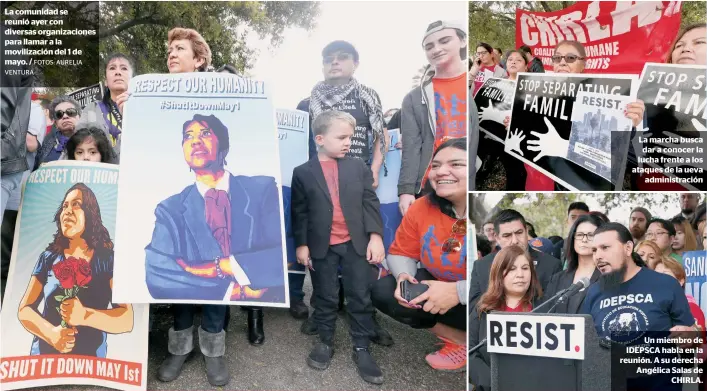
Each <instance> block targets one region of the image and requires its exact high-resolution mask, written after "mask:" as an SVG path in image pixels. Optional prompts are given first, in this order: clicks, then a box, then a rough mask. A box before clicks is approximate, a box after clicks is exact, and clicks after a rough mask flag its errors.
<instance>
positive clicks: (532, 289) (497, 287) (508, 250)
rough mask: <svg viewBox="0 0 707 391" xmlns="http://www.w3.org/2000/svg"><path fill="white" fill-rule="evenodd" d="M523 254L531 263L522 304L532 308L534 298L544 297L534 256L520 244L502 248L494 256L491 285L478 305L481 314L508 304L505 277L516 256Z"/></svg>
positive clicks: (490, 277) (525, 307)
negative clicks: (528, 280) (528, 284)
mask: <svg viewBox="0 0 707 391" xmlns="http://www.w3.org/2000/svg"><path fill="white" fill-rule="evenodd" d="M521 255H524V256H525V257H526V258H527V259H528V265H530V286H528V290H527V291H526V292H525V295H523V298H522V299H521V300H520V305H522V306H523V307H522V308H523V309H525V310H530V307H532V305H533V300H534V299H536V298H538V297H542V294H543V288H542V286H541V285H540V281H539V280H538V275H537V272H536V271H535V265H534V264H533V258H532V257H531V256H530V254H528V252H527V251H525V250H523V249H522V248H520V247H519V246H508V247H505V248H503V249H501V251H499V252H498V254H496V256H495V257H494V258H493V263H492V264H491V272H490V274H489V287H488V289H486V292H485V293H484V294H483V295H482V296H481V298H480V299H479V302H478V304H477V305H476V306H477V307H476V308H477V310H478V313H479V316H481V314H482V313H484V312H490V311H496V310H500V309H501V308H503V306H504V305H505V304H506V289H505V287H504V286H503V279H504V278H505V277H506V275H507V274H508V272H509V271H510V270H511V267H512V266H513V264H514V262H515V261H516V258H518V257H519V256H521Z"/></svg>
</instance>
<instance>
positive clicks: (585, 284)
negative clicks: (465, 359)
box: [469, 277, 589, 355]
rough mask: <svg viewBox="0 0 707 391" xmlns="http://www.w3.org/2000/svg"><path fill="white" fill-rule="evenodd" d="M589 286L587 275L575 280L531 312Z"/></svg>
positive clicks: (481, 344)
mask: <svg viewBox="0 0 707 391" xmlns="http://www.w3.org/2000/svg"><path fill="white" fill-rule="evenodd" d="M588 286H589V278H587V277H582V278H581V279H580V280H579V281H577V282H575V283H574V284H572V285H570V287H569V288H566V289H563V290H561V291H559V292H557V293H556V294H555V296H552V297H551V298H549V299H548V300H546V301H545V302H544V303H542V304H540V305H539V306H537V307H535V308H533V310H532V311H530V312H531V313H533V312H539V310H540V309H541V308H543V307H545V306H546V305H548V304H549V303H552V301H553V300H555V299H557V302H558V303H559V302H560V301H561V300H567V299H568V298H569V297H570V296H572V295H574V294H575V293H577V292H579V291H581V290H582V289H584V288H587V287H588ZM556 305H557V303H556V304H555V305H553V306H552V307H551V308H550V310H552V309H553V308H555V306H556ZM486 342H487V339H486V338H484V339H483V341H481V342H479V343H478V344H477V345H476V346H474V347H473V348H471V349H469V355H471V354H472V353H474V352H475V351H477V350H479V349H481V348H482V347H483V346H484V345H486Z"/></svg>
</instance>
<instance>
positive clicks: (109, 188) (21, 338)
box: [0, 160, 149, 390]
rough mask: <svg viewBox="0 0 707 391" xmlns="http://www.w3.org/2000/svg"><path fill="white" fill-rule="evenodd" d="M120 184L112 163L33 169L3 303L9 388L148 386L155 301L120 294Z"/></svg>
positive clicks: (4, 372)
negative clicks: (116, 293) (116, 292)
mask: <svg viewBox="0 0 707 391" xmlns="http://www.w3.org/2000/svg"><path fill="white" fill-rule="evenodd" d="M117 185H118V166H115V165H109V164H102V163H89V162H77V161H67V160H64V161H57V162H52V163H48V164H45V165H42V166H41V167H40V168H39V169H38V170H37V171H35V172H33V173H32V175H30V176H29V179H28V180H27V183H26V186H25V191H24V197H23V201H22V206H21V208H20V212H19V216H18V219H17V227H16V230H15V241H14V243H15V245H14V247H13V249H12V250H13V251H12V261H11V265H10V270H9V275H8V281H7V288H6V290H5V293H6V296H5V297H4V300H5V302H4V305H3V311H2V312H1V313H0V320H1V321H2V344H1V347H0V382H1V383H2V388H3V390H14V389H20V388H29V387H44V386H56V385H69V384H83V385H93V386H104V387H111V388H116V389H120V390H145V389H146V385H147V380H146V379H147V376H146V372H147V347H148V343H147V336H148V321H149V309H148V306H147V305H144V304H120V303H126V302H116V301H114V300H112V296H113V295H112V289H111V286H112V285H113V280H114V279H113V270H114V267H115V265H116V262H115V259H116V256H115V254H114V249H115V248H116V243H117V242H116V241H115V219H116V203H117ZM118 263H119V262H118Z"/></svg>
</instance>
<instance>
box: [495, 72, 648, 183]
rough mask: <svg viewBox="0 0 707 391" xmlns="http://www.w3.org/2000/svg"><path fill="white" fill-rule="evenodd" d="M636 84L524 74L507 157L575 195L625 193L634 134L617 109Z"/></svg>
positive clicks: (628, 79)
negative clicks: (620, 191) (514, 158)
mask: <svg viewBox="0 0 707 391" xmlns="http://www.w3.org/2000/svg"><path fill="white" fill-rule="evenodd" d="M636 80H637V77H636V76H633V75H595V74H544V73H519V74H518V81H517V83H516V91H515V95H514V103H513V108H512V115H511V123H510V126H509V129H510V130H509V132H508V137H507V138H506V141H505V151H506V152H507V153H509V154H510V155H512V156H514V157H516V158H518V159H520V160H522V161H523V162H524V163H527V164H528V165H530V166H532V167H533V168H535V169H536V170H539V171H540V172H542V173H543V174H545V175H547V176H548V177H550V178H552V179H553V180H554V181H555V182H557V183H559V184H560V185H562V186H564V187H566V188H567V189H569V190H571V191H580V190H597V191H613V190H620V189H621V183H622V182H623V181H622V179H623V174H624V171H625V166H626V163H625V162H626V158H627V155H628V148H629V143H630V135H631V132H630V127H629V124H628V123H627V121H626V119H625V118H622V117H624V115H623V112H622V111H621V110H620V109H618V110H617V108H620V107H625V105H626V104H627V103H628V101H629V100H635V99H633V98H631V97H635V87H637V84H638V83H634V82H635V81H636ZM575 111H577V113H576V114H575Z"/></svg>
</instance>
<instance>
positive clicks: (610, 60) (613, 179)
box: [469, 1, 707, 191]
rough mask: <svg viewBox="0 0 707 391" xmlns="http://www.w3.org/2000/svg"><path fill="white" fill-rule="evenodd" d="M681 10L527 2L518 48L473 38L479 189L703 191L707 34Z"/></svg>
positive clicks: (668, 5) (662, 5)
mask: <svg viewBox="0 0 707 391" xmlns="http://www.w3.org/2000/svg"><path fill="white" fill-rule="evenodd" d="M681 13H682V8H681V2H676V1H657V2H656V1H647V2H634V3H631V2H622V1H592V2H577V3H576V4H574V5H571V6H569V7H567V8H564V9H562V10H559V11H554V12H531V11H527V10H524V9H520V8H519V9H517V10H516V15H515V24H516V32H515V33H516V39H515V42H516V47H517V48H518V49H517V50H511V51H508V52H506V53H505V54H504V53H499V49H493V46H494V42H471V43H470V45H471V46H474V45H476V55H475V57H474V59H473V60H472V61H471V62H470V70H469V72H470V81H472V80H473V82H472V86H471V90H470V91H471V93H472V94H473V96H474V100H473V102H474V104H475V106H476V110H478V113H479V129H480V131H481V132H482V134H481V137H480V138H479V140H478V141H475V142H476V143H478V146H476V145H473V146H472V150H474V149H477V150H478V151H479V152H478V153H477V156H475V157H472V158H473V159H474V163H475V164H474V165H475V167H474V172H471V173H470V175H472V176H474V177H475V178H474V180H473V181H472V183H475V188H474V189H471V190H478V191H490V190H515V191H518V190H520V191H523V190H525V191H555V190H569V191H620V190H630V191H686V190H687V191H704V190H706V189H707V185H706V184H705V177H706V176H705V171H704V170H705V168H706V166H705V158H704V154H705V146H706V145H707V141H706V136H707V133H706V131H707V128H706V121H707V115H706V114H705V113H706V111H705V101H706V100H707V97H706V96H705V90H706V89H705V86H706V85H707V84H705V83H706V82H705V74H706V70H707V68H706V67H705V66H706V62H707V59H706V54H705V53H706V51H705V36H707V33H706V32H705V23H704V22H702V23H697V24H692V25H687V26H685V25H683V26H682V27H681ZM587 94H600V95H594V99H589V98H591V95H587ZM607 95H611V97H612V98H615V99H606V98H607ZM498 178H503V180H499V179H498Z"/></svg>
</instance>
